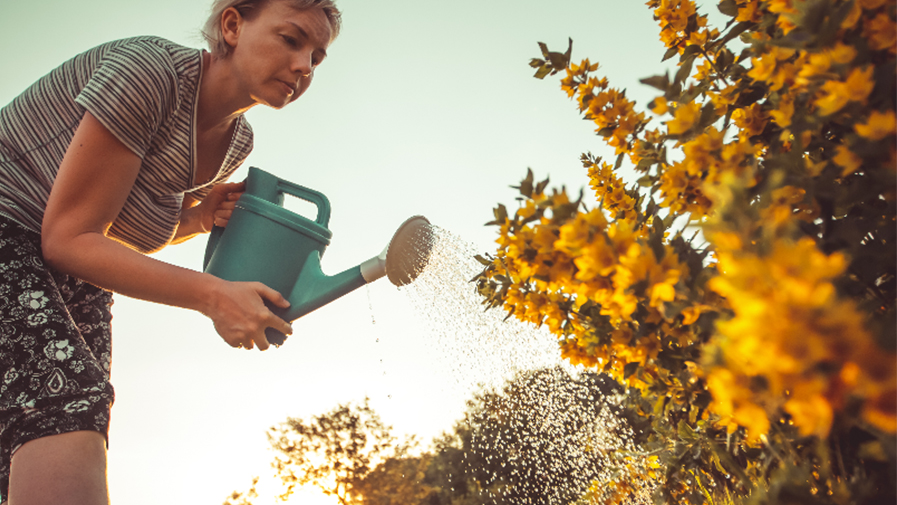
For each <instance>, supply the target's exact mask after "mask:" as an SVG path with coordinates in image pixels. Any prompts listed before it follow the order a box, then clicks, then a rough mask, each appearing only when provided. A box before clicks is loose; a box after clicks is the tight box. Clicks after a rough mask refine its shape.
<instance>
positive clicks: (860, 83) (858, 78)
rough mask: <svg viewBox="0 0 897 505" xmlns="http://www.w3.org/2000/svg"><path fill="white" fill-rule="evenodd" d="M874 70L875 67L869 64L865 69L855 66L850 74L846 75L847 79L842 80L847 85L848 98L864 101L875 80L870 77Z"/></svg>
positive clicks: (870, 91)
mask: <svg viewBox="0 0 897 505" xmlns="http://www.w3.org/2000/svg"><path fill="white" fill-rule="evenodd" d="M874 71H875V69H874V68H873V67H872V66H871V65H869V66H867V67H866V69H865V70H860V69H859V68H855V69H853V70H852V71H851V72H850V75H848V76H847V80H846V81H845V82H844V84H846V85H847V93H848V97H849V98H850V100H852V101H854V102H865V100H866V98H867V97H868V96H869V93H872V88H874V87H875V80H874V79H873V78H872V74H873V73H874Z"/></svg>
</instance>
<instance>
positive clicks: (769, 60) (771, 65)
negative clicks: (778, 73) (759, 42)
mask: <svg viewBox="0 0 897 505" xmlns="http://www.w3.org/2000/svg"><path fill="white" fill-rule="evenodd" d="M751 65H752V68H751V70H750V71H749V72H748V76H749V77H750V78H751V79H753V80H755V81H766V80H768V79H769V78H770V77H772V73H773V72H774V71H775V69H776V55H775V54H774V53H772V52H769V53H766V54H764V55H763V56H761V57H759V58H751Z"/></svg>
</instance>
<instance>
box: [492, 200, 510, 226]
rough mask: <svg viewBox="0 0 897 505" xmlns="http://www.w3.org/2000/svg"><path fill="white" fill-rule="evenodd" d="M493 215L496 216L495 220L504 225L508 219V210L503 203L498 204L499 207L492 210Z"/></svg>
mask: <svg viewBox="0 0 897 505" xmlns="http://www.w3.org/2000/svg"><path fill="white" fill-rule="evenodd" d="M492 214H493V215H494V216H495V220H496V221H497V222H499V223H504V222H505V221H506V220H507V219H508V209H506V208H505V206H504V204H501V203H500V204H498V207H496V208H494V209H492Z"/></svg>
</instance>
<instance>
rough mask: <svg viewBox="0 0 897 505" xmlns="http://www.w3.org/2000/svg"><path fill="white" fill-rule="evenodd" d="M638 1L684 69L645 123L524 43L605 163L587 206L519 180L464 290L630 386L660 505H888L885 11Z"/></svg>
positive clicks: (890, 129)
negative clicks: (473, 287)
mask: <svg viewBox="0 0 897 505" xmlns="http://www.w3.org/2000/svg"><path fill="white" fill-rule="evenodd" d="M647 5H648V6H649V8H651V9H652V10H653V13H654V18H655V19H656V20H657V21H658V23H659V26H660V38H661V40H662V41H663V42H664V44H665V45H666V47H667V51H666V54H665V55H664V56H663V58H664V59H670V58H677V59H678V68H677V70H676V72H675V74H674V75H672V76H670V75H669V74H664V75H656V76H653V77H647V78H645V79H643V80H642V82H643V83H644V84H646V85H649V86H652V87H654V88H656V89H657V90H658V96H657V98H655V99H654V100H653V101H652V102H651V103H650V104H648V109H650V112H649V110H647V109H646V110H639V109H638V108H637V106H636V104H635V103H634V102H633V101H631V100H629V99H628V98H627V97H626V94H625V91H621V90H618V89H616V88H613V87H612V86H611V85H610V83H609V82H608V80H607V78H605V77H601V78H599V77H596V76H595V72H596V71H597V69H598V64H597V63H592V62H590V61H589V60H588V59H585V60H582V61H581V62H580V63H579V64H576V63H573V62H572V61H571V53H572V45H571V46H568V48H567V51H566V52H565V53H559V52H552V51H550V50H549V49H548V48H547V46H545V45H544V44H540V48H541V51H542V58H534V59H533V60H532V61H531V66H532V67H533V68H536V69H537V70H536V77H538V78H544V77H546V76H549V75H555V74H558V73H563V74H564V76H563V77H562V79H561V89H562V90H563V91H564V92H565V93H566V94H567V96H568V97H570V98H572V99H573V100H574V101H575V103H576V105H577V106H578V109H579V111H580V113H582V114H583V116H584V117H585V118H586V119H588V120H590V121H591V122H592V123H594V126H595V131H596V133H597V134H598V135H599V136H600V137H602V138H603V139H604V140H605V142H606V143H607V145H608V146H610V147H611V148H613V149H614V152H615V156H616V157H615V159H614V160H612V161H611V162H606V161H604V160H603V159H602V158H601V157H598V156H594V155H592V154H591V153H587V154H584V155H583V156H582V159H581V161H582V164H583V167H584V168H585V170H586V171H587V174H588V178H589V185H590V187H591V189H592V190H593V191H594V198H593V197H588V198H587V197H585V196H584V195H580V196H579V197H578V198H577V199H575V200H574V199H571V197H570V196H569V195H568V194H567V193H566V191H565V190H563V189H560V190H559V189H552V190H549V188H548V184H549V183H548V181H547V180H544V181H541V182H539V181H537V180H536V179H535V177H534V175H533V174H532V172H529V173H528V174H527V177H526V178H525V179H524V180H523V181H522V182H521V184H520V185H519V186H517V188H518V189H519V191H520V198H519V199H520V206H519V208H518V209H517V210H516V211H514V212H513V213H511V212H509V211H508V210H507V209H506V208H505V207H504V206H503V205H500V206H498V207H497V208H496V209H495V211H494V217H495V219H494V220H493V221H492V222H491V223H490V224H493V225H495V226H497V227H498V229H499V238H498V240H497V243H498V247H497V250H496V251H495V254H494V255H491V256H489V257H488V258H480V260H481V262H482V263H483V264H484V271H483V273H482V274H481V275H480V276H478V278H477V287H478V290H479V292H480V293H481V294H482V295H483V296H484V299H485V303H486V304H487V305H488V306H490V307H503V308H504V309H505V310H507V311H508V312H509V313H510V314H511V315H513V316H514V317H517V318H519V319H521V320H523V321H528V322H531V323H533V324H536V325H543V324H544V325H546V326H547V327H548V328H549V329H550V330H551V331H552V332H553V333H555V334H556V335H557V336H558V337H559V339H560V345H561V349H562V353H563V355H564V357H565V358H566V359H567V360H569V361H570V362H572V363H577V364H583V365H585V366H588V367H594V368H595V369H597V370H601V371H603V372H605V373H608V374H610V375H611V376H613V377H614V378H615V379H616V380H617V381H619V382H620V383H621V384H623V385H625V386H627V387H628V388H630V393H629V396H628V398H629V405H630V407H631V408H633V409H635V411H637V412H639V413H640V415H641V417H642V418H643V419H644V420H646V421H648V422H650V423H651V429H650V430H646V431H645V436H644V437H643V439H642V440H640V442H641V446H642V448H643V449H644V450H646V451H656V453H657V454H660V455H661V456H662V460H663V462H664V463H665V465H664V467H665V468H666V474H665V476H664V477H663V480H664V483H663V485H661V486H660V487H659V488H658V489H659V490H658V496H657V497H658V499H659V500H662V501H665V502H673V503H678V502H685V503H703V502H705V501H711V502H723V503H729V502H742V501H756V502H765V501H777V500H784V499H786V498H789V497H790V498H795V499H799V500H802V501H808V502H818V503H859V502H864V501H867V500H874V499H889V500H891V501H892V502H893V496H894V493H895V482H894V472H895V439H894V435H895V433H897V355H895V347H897V340H895V332H897V326H895V318H897V312H895V296H897V290H895V289H897V281H895V269H897V254H895V233H897V217H895V216H897V212H895V207H897V206H895V199H897V184H895V180H897V137H895V135H897V119H895V93H897V91H895V72H897V69H895V52H897V28H895V19H897V5H895V3H894V2H893V1H886V0H722V1H719V2H718V5H717V8H718V9H719V11H720V12H721V13H722V14H723V15H725V16H727V17H728V18H729V19H728V22H727V23H726V24H725V26H722V27H719V28H714V27H711V26H709V23H708V20H707V17H706V15H702V14H700V13H699V12H698V9H697V6H696V5H695V2H693V1H692V0H650V1H648V3H647ZM571 44H572V43H571ZM624 164H627V165H630V166H631V167H632V168H633V169H634V170H635V172H636V173H637V174H638V180H636V181H628V182H627V181H624V180H623V178H622V177H621V176H620V173H619V169H620V168H621V167H623V165H624ZM682 223H685V225H684V226H683V225H682ZM595 489H596V492H593V493H591V494H590V495H589V496H587V497H586V498H587V499H590V500H592V502H595V503H598V502H601V503H609V502H611V503H612V502H616V501H618V499H624V498H625V493H623V494H616V495H613V496H611V495H609V494H607V493H606V492H605V491H606V490H607V489H608V486H607V485H598V486H596V488H595ZM599 490H600V492H599Z"/></svg>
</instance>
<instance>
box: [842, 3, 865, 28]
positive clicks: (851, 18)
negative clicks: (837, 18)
mask: <svg viewBox="0 0 897 505" xmlns="http://www.w3.org/2000/svg"><path fill="white" fill-rule="evenodd" d="M862 15H863V8H862V7H860V3H859V2H854V3H853V7H851V9H850V12H849V13H848V14H847V16H845V17H844V19H843V20H842V21H841V28H843V29H845V30H849V29H850V28H853V26H854V25H856V24H857V21H859V20H860V16H862Z"/></svg>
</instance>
